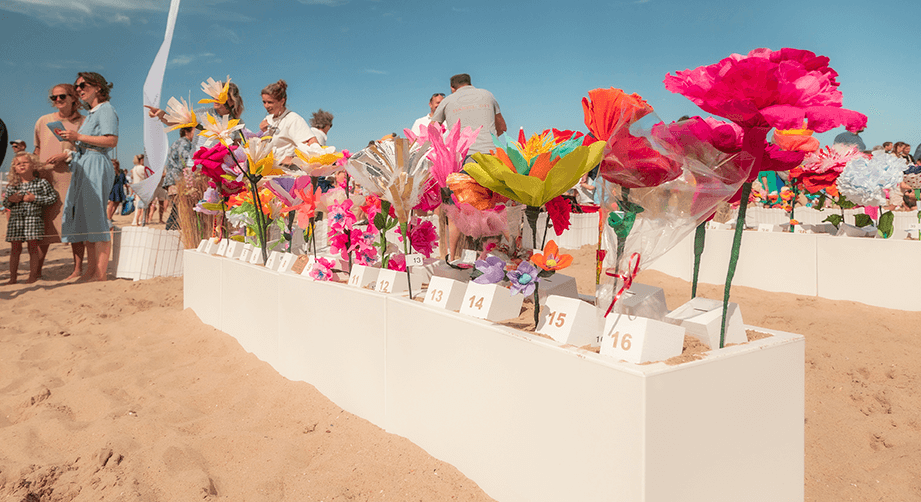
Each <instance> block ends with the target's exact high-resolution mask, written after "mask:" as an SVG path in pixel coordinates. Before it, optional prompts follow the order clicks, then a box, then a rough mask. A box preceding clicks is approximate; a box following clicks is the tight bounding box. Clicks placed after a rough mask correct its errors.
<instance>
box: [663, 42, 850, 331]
mask: <svg viewBox="0 0 921 502" xmlns="http://www.w3.org/2000/svg"><path fill="white" fill-rule="evenodd" d="M837 76H838V74H837V72H835V71H834V70H833V69H832V68H831V67H829V66H828V58H826V57H824V56H816V55H815V54H814V53H812V52H809V51H804V50H799V49H791V48H785V49H781V50H779V51H772V50H770V49H755V50H753V51H751V52H749V53H748V55H745V56H743V55H740V54H733V55H731V56H729V57H727V58H725V59H723V60H722V61H720V62H718V63H715V64H712V65H708V66H700V67H698V68H695V69H693V70H685V71H680V72H676V74H675V75H671V74H668V75H666V77H665V88H666V89H668V90H669V91H671V92H674V93H677V94H681V95H683V96H685V97H686V98H688V99H690V100H691V101H693V102H694V103H695V104H697V105H698V106H699V107H700V108H701V109H702V110H704V111H706V112H708V113H712V114H714V115H718V116H721V117H725V118H727V119H729V120H731V121H733V122H735V123H736V124H738V125H739V126H740V127H742V129H743V139H742V160H743V165H742V167H743V169H745V170H747V172H748V175H749V177H753V176H757V173H758V171H760V170H761V166H762V164H763V159H764V150H765V139H766V137H767V134H768V132H769V131H770V129H771V128H774V127H776V128H778V129H795V128H799V127H802V125H803V121H804V120H805V121H806V127H807V128H808V129H810V130H813V131H816V132H825V131H828V130H830V129H833V128H835V127H838V126H840V125H844V126H846V127H847V129H848V130H851V131H857V130H860V129H862V128H863V127H864V126H865V125H866V122H867V118H866V116H865V115H863V114H861V113H858V112H854V111H851V110H846V109H844V108H842V107H841V106H842V94H841V92H840V91H838V85H839V84H838V81H837ZM751 186H752V185H751V181H748V182H746V183H745V184H743V185H742V191H741V193H740V194H739V195H740V198H741V204H740V205H739V220H738V222H737V224H736V231H735V236H734V239H733V250H732V254H731V258H730V263H729V270H728V273H727V276H726V286H725V288H724V293H723V319H722V323H721V328H722V329H721V331H722V334H721V336H720V346H722V345H723V342H724V340H725V327H726V311H727V306H728V303H729V292H730V288H731V285H732V277H733V276H734V275H735V269H736V264H737V262H738V253H739V246H740V245H741V240H742V229H743V227H744V226H745V209H746V207H747V204H748V198H749V195H750V193H751Z"/></svg>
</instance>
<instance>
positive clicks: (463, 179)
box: [448, 173, 496, 211]
mask: <svg viewBox="0 0 921 502" xmlns="http://www.w3.org/2000/svg"><path fill="white" fill-rule="evenodd" d="M448 188H450V189H451V191H452V192H454V197H455V198H456V199H457V202H458V203H460V204H470V205H471V206H473V207H474V208H476V209H479V210H480V211H484V210H486V209H490V208H492V207H493V206H495V205H496V204H495V202H494V201H493V193H492V191H491V190H489V189H488V188H486V187H484V186H483V185H480V184H479V183H477V182H476V180H475V179H473V178H472V177H471V176H469V175H466V174H464V173H451V174H449V175H448Z"/></svg>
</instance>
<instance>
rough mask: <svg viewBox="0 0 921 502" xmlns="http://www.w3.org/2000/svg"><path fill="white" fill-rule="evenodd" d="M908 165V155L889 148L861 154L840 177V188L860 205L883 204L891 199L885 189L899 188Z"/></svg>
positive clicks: (840, 190) (843, 193)
mask: <svg viewBox="0 0 921 502" xmlns="http://www.w3.org/2000/svg"><path fill="white" fill-rule="evenodd" d="M907 168H908V162H907V161H906V160H905V159H903V158H900V157H896V156H895V155H891V154H888V153H885V152H877V153H875V154H874V155H873V156H872V157H871V158H869V159H868V158H866V157H861V158H857V159H855V160H852V161H850V162H848V164H847V166H845V168H844V171H843V172H842V173H841V176H839V177H838V191H839V192H840V193H841V194H842V195H844V196H845V197H847V200H849V201H851V202H853V203H854V204H857V205H859V206H883V205H886V204H888V200H889V199H888V198H887V197H886V193H885V190H890V189H895V188H897V187H898V186H899V183H901V182H902V179H903V177H904V174H903V173H904V171H905V169H907Z"/></svg>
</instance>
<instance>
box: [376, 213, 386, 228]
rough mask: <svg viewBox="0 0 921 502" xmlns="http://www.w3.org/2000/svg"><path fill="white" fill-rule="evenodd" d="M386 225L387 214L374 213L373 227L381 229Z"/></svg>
mask: <svg viewBox="0 0 921 502" xmlns="http://www.w3.org/2000/svg"><path fill="white" fill-rule="evenodd" d="M386 226H387V214H385V213H384V212H380V213H377V214H375V215H374V227H375V228H377V229H381V230H383V229H384V227H386Z"/></svg>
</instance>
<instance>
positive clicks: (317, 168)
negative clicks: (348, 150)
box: [294, 144, 345, 176]
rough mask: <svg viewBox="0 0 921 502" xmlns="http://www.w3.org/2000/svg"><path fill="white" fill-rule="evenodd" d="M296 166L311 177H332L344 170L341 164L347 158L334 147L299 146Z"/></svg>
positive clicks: (295, 159)
mask: <svg viewBox="0 0 921 502" xmlns="http://www.w3.org/2000/svg"><path fill="white" fill-rule="evenodd" d="M294 155H295V157H294V165H296V166H297V167H299V168H301V170H302V171H304V172H305V173H307V174H308V175H310V176H330V175H332V174H334V173H336V172H337V171H339V170H341V169H342V163H341V162H340V161H341V160H343V159H344V158H345V155H344V154H343V153H342V152H336V148H335V147H333V146H321V145H317V144H310V145H298V147H297V148H296V149H295V150H294Z"/></svg>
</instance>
